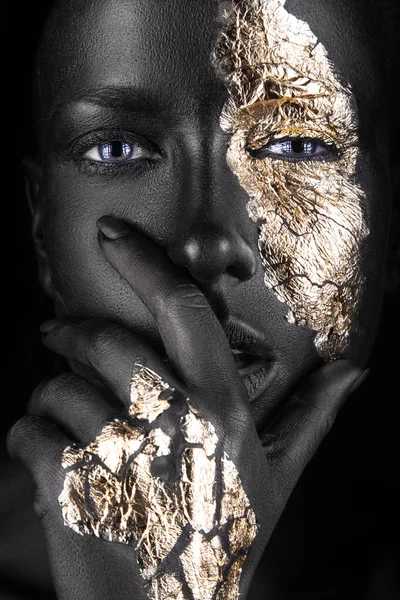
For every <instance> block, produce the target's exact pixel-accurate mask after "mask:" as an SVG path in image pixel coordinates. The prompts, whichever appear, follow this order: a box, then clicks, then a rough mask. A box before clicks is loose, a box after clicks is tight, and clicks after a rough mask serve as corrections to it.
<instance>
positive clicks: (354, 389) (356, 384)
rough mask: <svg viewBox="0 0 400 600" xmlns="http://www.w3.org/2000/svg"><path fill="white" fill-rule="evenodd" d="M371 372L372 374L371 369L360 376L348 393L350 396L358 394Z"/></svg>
mask: <svg viewBox="0 0 400 600" xmlns="http://www.w3.org/2000/svg"><path fill="white" fill-rule="evenodd" d="M369 372H370V369H366V370H365V371H364V373H362V374H361V375H360V377H359V378H358V379H356V380H355V382H354V383H353V385H352V386H351V388H350V389H349V391H348V392H347V393H348V395H349V396H351V394H354V392H356V391H357V390H358V388H359V387H360V386H361V384H362V383H364V381H365V380H366V379H367V377H368V375H369Z"/></svg>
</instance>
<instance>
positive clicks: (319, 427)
mask: <svg viewBox="0 0 400 600" xmlns="http://www.w3.org/2000/svg"><path fill="white" fill-rule="evenodd" d="M368 373H369V370H368V369H367V370H366V371H363V370H362V369H360V368H359V367H355V366H354V365H352V364H351V363H349V362H348V361H347V360H337V361H335V362H333V363H330V364H328V365H324V366H323V367H322V368H321V369H319V370H318V371H316V372H315V373H313V374H312V375H311V376H310V377H308V378H307V379H306V380H305V382H304V384H303V385H302V386H301V387H300V389H299V390H298V391H297V392H296V393H295V394H294V395H293V396H292V397H291V399H290V400H289V401H288V402H287V403H286V404H285V405H284V406H283V408H282V411H281V412H280V413H279V414H278V415H277V417H276V418H275V419H274V420H273V421H272V423H270V425H269V427H268V432H266V433H265V434H264V436H262V444H263V447H264V449H265V452H266V453H267V458H268V462H269V464H270V468H271V474H272V476H273V477H274V480H275V482H276V490H277V491H278V490H279V493H280V494H282V495H283V496H285V497H289V495H290V493H291V492H292V490H293V488H294V486H295V485H296V483H297V481H298V479H299V477H300V475H301V473H302V472H303V470H304V469H305V467H306V466H307V464H308V462H309V461H310V460H311V458H312V457H313V456H314V454H315V452H316V450H317V448H318V446H319V445H320V443H321V442H322V440H323V439H324V437H325V436H326V434H327V433H328V432H329V431H330V429H331V427H332V425H333V423H334V421H335V419H336V415H337V413H338V412H339V410H340V408H341V406H342V405H343V404H344V402H345V400H346V399H347V398H348V397H349V396H350V394H352V393H353V392H354V391H355V390H356V389H357V388H358V387H359V386H360V385H361V384H362V382H363V381H364V379H365V378H366V377H367V375H368Z"/></svg>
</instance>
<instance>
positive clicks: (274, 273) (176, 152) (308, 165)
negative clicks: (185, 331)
mask: <svg viewBox="0 0 400 600" xmlns="http://www.w3.org/2000/svg"><path fill="white" fill-rule="evenodd" d="M351 7H352V8H351ZM363 19H365V20H366V21H367V22H368V20H369V19H370V17H369V16H368V15H366V11H364V12H360V13H359V14H358V13H356V12H355V9H354V3H353V2H350V0H349V1H348V2H343V0H340V1H339V0H332V1H325V2H322V3H320V4H319V8H318V9H317V8H315V7H313V6H312V5H311V3H309V2H307V1H306V0H304V1H295V0H287V1H286V2H285V0H259V1H257V0H241V1H240V2H236V3H235V5H231V3H224V10H223V9H222V3H221V2H218V0H203V1H202V2H197V1H193V2H192V1H188V0H174V1H173V2H171V1H170V2H161V1H159V0H112V1H111V0H98V1H96V2H90V3H81V2H78V0H70V1H68V2H64V3H61V2H60V3H59V4H58V6H57V7H56V9H55V10H54V12H53V14H52V17H51V19H50V20H49V22H48V24H47V27H46V35H45V38H44V43H43V48H42V51H41V53H40V55H39V60H38V69H37V94H38V96H37V97H38V107H39V133H40V139H41V149H42V155H41V171H42V174H41V177H40V193H39V195H38V202H37V204H36V208H35V219H34V236H35V240H36V243H37V247H38V255H39V259H40V271H41V278H42V282H44V286H45V287H46V289H47V291H49V293H51V295H52V296H53V298H54V301H55V306H56V311H57V314H58V315H59V316H60V317H66V316H72V315H74V316H88V317H96V316H100V317H106V318H108V319H111V320H114V321H118V322H120V323H123V324H125V325H126V326H127V327H129V328H130V329H133V330H135V331H136V332H137V333H139V334H140V335H142V336H144V337H145V338H147V340H148V341H150V342H151V343H152V344H153V345H154V346H155V347H156V348H157V349H158V350H159V351H160V352H162V351H163V349H162V346H161V342H160V336H159V333H158V330H157V326H156V324H155V322H154V320H153V319H152V317H151V315H150V313H149V312H148V311H147V309H146V308H145V307H144V305H143V304H142V303H141V301H140V300H139V299H138V298H137V297H136V296H135V295H134V294H133V292H132V290H131V289H130V288H129V287H128V285H127V284H126V282H125V281H123V280H122V279H121V277H120V276H119V275H118V274H117V273H116V272H115V271H114V270H113V268H112V267H111V266H110V264H109V263H108V262H107V260H106V259H105V257H104V256H103V254H102V252H101V251H100V248H99V245H98V241H97V235H98V230H97V227H96V221H97V219H99V217H101V216H103V215H113V216H115V217H118V218H121V219H123V220H124V221H126V222H127V223H129V224H130V225H131V226H132V227H133V228H135V229H137V230H139V231H140V232H141V233H143V234H144V235H146V236H147V237H148V238H150V239H151V240H153V241H154V243H156V244H158V245H160V246H161V247H162V248H163V249H164V250H165V252H166V253H167V254H168V255H169V257H170V259H171V260H172V261H173V262H175V263H176V264H177V265H179V266H180V267H182V268H183V269H187V270H188V271H189V273H190V275H191V276H192V278H193V280H194V282H195V283H196V285H197V286H198V287H200V288H201V290H202V291H203V292H204V293H205V295H206V297H207V298H208V300H209V301H210V303H211V305H212V307H213V308H214V310H215V312H216V314H217V316H218V318H219V319H220V321H221V323H222V326H223V327H224V329H225V331H226V333H227V335H228V338H229V339H230V341H231V345H232V346H236V347H239V348H240V349H241V350H243V351H245V352H246V351H247V353H249V354H250V355H251V356H250V357H248V358H246V357H244V356H243V354H242V355H239V354H236V360H237V365H238V368H239V369H240V372H241V374H242V375H243V377H244V380H245V383H246V385H247V389H248V392H249V398H250V401H251V402H252V405H253V408H254V412H255V417H256V420H257V423H259V422H260V421H261V420H262V415H263V412H264V407H265V406H266V403H267V402H273V403H275V402H278V401H279V400H280V399H281V398H282V397H284V395H285V394H286V393H287V392H288V390H289V389H290V388H291V386H292V385H294V383H295V382H296V381H297V380H298V378H299V377H301V376H302V375H303V374H305V373H306V372H307V371H309V370H310V369H312V368H313V367H314V366H316V365H317V364H318V363H320V362H322V361H324V360H325V361H329V360H333V359H335V358H338V357H339V356H346V357H349V358H351V359H352V360H354V361H356V362H359V363H360V364H363V363H364V362H365V361H366V359H367V356H368V354H369V351H370V348H371V345H372V342H373V339H374V336H375V330H376V325H377V320H378V316H379V308H380V301H381V295H382V274H383V272H384V259H385V244H386V232H387V227H388V221H389V212H390V193H389V190H390V186H389V177H388V172H387V165H388V156H387V155H386V153H387V149H386V148H387V144H386V137H385V136H386V130H385V127H384V121H383V118H384V116H385V111H384V109H383V108H382V106H383V104H382V103H383V102H384V100H383V98H382V97H381V95H380V94H381V93H382V92H380V90H381V89H382V88H383V86H380V85H379V79H378V75H377V74H376V72H375V68H376V66H375V64H374V63H373V59H372V58H371V54H372V53H370V52H369V50H368V48H367V46H366V45H365V44H364V43H363V41H362V40H363V39H364V35H365V32H366V31H367V29H366V26H364V23H363ZM383 89H384V88H383ZM382 96H383V94H382ZM379 107H380V108H379ZM43 240H44V243H43ZM149 276H151V274H149ZM210 343H212V342H210ZM255 356H256V357H257V358H255Z"/></svg>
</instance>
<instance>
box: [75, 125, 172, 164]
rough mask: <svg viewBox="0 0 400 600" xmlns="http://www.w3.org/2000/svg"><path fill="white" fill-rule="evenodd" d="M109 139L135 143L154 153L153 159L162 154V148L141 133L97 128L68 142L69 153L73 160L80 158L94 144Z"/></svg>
mask: <svg viewBox="0 0 400 600" xmlns="http://www.w3.org/2000/svg"><path fill="white" fill-rule="evenodd" d="M110 141H121V142H125V143H127V144H137V145H138V146H140V147H141V148H143V149H145V150H147V152H150V153H152V154H154V158H155V159H156V158H157V157H160V156H161V155H162V154H163V152H162V150H161V149H160V148H159V147H158V146H156V145H155V144H153V143H152V142H150V141H149V140H147V139H146V138H144V137H143V136H142V135H140V134H138V133H136V132H133V131H129V130H123V129H107V130H103V129H102V130H100V129H99V130H94V131H91V132H90V133H85V134H83V135H81V136H79V137H78V138H76V139H75V140H73V141H72V142H71V143H70V144H69V151H70V152H69V153H70V154H71V155H72V157H73V158H74V159H75V160H82V159H83V158H84V155H85V154H86V153H87V152H89V151H90V150H92V149H93V148H94V147H95V146H99V145H101V144H105V143H107V142H110ZM87 160H92V159H87ZM98 162H100V161H98ZM101 162H103V161H101Z"/></svg>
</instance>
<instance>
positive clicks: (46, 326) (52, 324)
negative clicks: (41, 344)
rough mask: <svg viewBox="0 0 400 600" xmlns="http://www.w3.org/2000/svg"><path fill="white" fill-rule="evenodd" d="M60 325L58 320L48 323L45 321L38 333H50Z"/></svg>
mask: <svg viewBox="0 0 400 600" xmlns="http://www.w3.org/2000/svg"><path fill="white" fill-rule="evenodd" d="M59 324H60V321H59V320H58V319H51V320H50V321H45V322H44V323H42V324H41V326H40V333H50V332H51V331H53V329H55V328H56V327H57V326H58V325H59Z"/></svg>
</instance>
